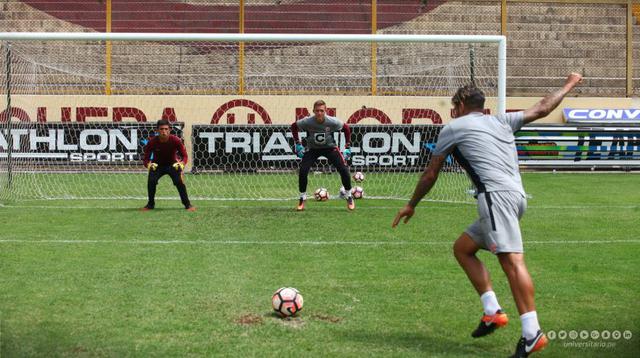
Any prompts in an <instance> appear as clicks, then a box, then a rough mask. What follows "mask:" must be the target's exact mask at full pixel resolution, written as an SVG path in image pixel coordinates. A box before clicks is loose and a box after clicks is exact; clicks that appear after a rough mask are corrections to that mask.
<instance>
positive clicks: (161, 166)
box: [141, 119, 196, 211]
mask: <svg viewBox="0 0 640 358" xmlns="http://www.w3.org/2000/svg"><path fill="white" fill-rule="evenodd" d="M157 131H158V135H157V136H155V137H153V138H151V139H150V140H149V142H148V143H147V145H146V146H145V147H144V160H143V164H144V166H145V168H147V169H149V178H148V180H147V191H148V194H149V202H148V203H147V205H146V206H145V207H144V208H142V209H141V210H142V211H149V210H153V209H154V208H155V206H156V202H155V197H156V187H157V186H158V180H160V178H162V177H163V176H164V175H165V174H168V175H169V176H170V177H171V180H172V181H173V185H175V186H176V188H177V189H178V193H179V194H180V200H181V201H182V205H184V208H185V209H186V210H188V211H196V208H195V207H194V206H193V205H191V202H190V201H189V196H188V195H187V187H186V185H185V184H184V175H183V170H184V166H185V165H186V164H187V160H188V156H187V150H186V149H185V147H184V144H183V143H182V140H181V139H180V138H178V137H177V136H175V135H173V134H171V133H170V131H171V129H170V127H169V121H167V120H166V119H161V120H159V121H158V123H157ZM152 155H153V157H152ZM178 155H180V158H179V159H178Z"/></svg>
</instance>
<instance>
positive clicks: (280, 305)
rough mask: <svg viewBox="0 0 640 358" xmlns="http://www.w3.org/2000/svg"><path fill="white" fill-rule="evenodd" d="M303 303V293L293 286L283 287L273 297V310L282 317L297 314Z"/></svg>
mask: <svg viewBox="0 0 640 358" xmlns="http://www.w3.org/2000/svg"><path fill="white" fill-rule="evenodd" d="M303 304H304V299H303V298H302V295H301V294H300V292H299V291H298V290H296V289H295V288H293V287H281V288H279V289H278V290H277V291H276V292H275V293H274V294H273V296H272V297H271V305H272V306H273V310H274V311H276V313H277V314H278V315H279V316H280V317H282V318H285V317H291V316H295V315H296V314H297V313H298V312H300V310H302V306H303Z"/></svg>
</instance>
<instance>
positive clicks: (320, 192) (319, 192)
mask: <svg viewBox="0 0 640 358" xmlns="http://www.w3.org/2000/svg"><path fill="white" fill-rule="evenodd" d="M313 197H314V198H315V199H316V200H317V201H327V200H329V191H328V190H327V189H326V188H318V189H316V191H315V192H313Z"/></svg>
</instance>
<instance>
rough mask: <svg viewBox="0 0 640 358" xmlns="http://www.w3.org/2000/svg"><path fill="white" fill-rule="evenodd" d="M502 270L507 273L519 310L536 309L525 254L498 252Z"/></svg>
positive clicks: (522, 312)
mask: <svg viewBox="0 0 640 358" xmlns="http://www.w3.org/2000/svg"><path fill="white" fill-rule="evenodd" d="M498 260H499V261H500V265H502V270H503V271H504V273H505V274H506V275H507V279H508V280H509V286H510V287H511V293H512V294H513V299H514V300H515V301H516V307H518V312H519V313H520V314H524V313H527V312H531V311H535V310H536V305H535V302H534V298H533V296H534V288H533V281H532V280H531V275H529V271H528V270H527V266H526V265H525V263H524V255H523V254H520V253H502V254H498Z"/></svg>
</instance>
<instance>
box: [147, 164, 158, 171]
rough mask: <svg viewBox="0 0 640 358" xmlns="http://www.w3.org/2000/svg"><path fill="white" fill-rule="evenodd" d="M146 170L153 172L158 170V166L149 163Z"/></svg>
mask: <svg viewBox="0 0 640 358" xmlns="http://www.w3.org/2000/svg"><path fill="white" fill-rule="evenodd" d="M147 169H149V171H155V170H156V169H158V164H156V163H149V164H147Z"/></svg>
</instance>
